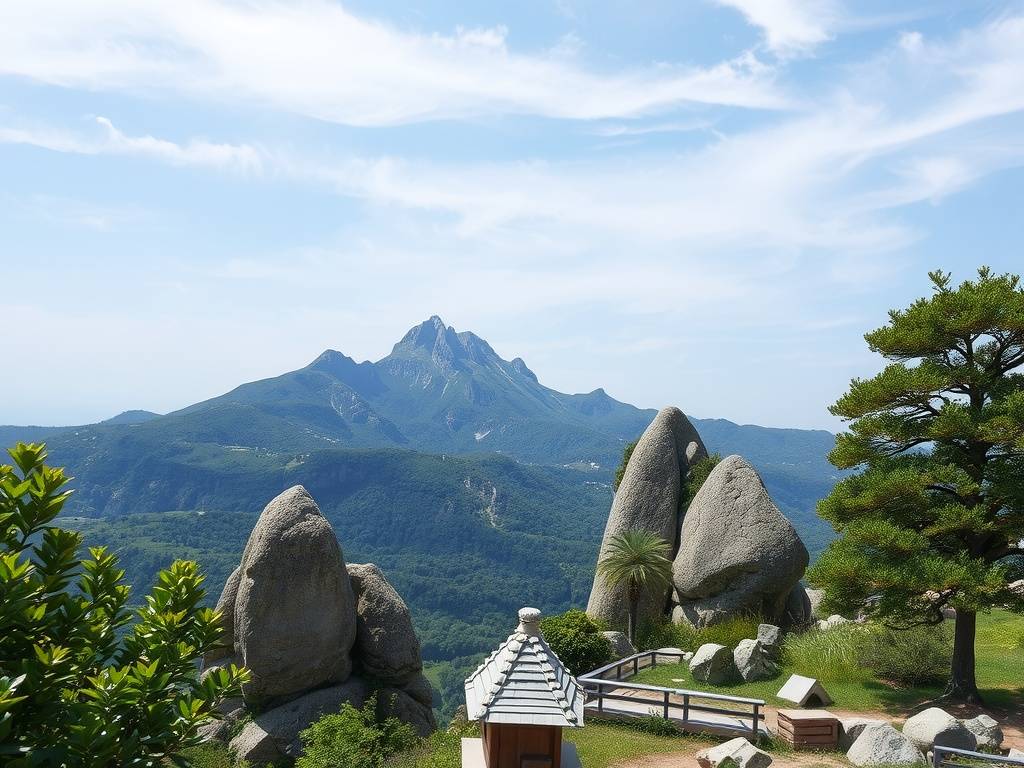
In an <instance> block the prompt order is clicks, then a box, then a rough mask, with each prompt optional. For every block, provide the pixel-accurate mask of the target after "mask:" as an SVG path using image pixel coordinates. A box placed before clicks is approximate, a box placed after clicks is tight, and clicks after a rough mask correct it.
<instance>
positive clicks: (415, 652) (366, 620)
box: [348, 563, 423, 686]
mask: <svg viewBox="0 0 1024 768" xmlns="http://www.w3.org/2000/svg"><path fill="white" fill-rule="evenodd" d="M348 575H349V578H350V579H351V581H352V589H353V591H354V592H355V596H356V643H355V649H354V651H353V653H354V654H355V655H356V657H357V658H358V659H359V667H360V669H361V670H362V671H363V672H364V673H365V674H366V675H367V676H368V677H371V678H374V679H376V680H379V681H381V682H385V683H388V684H390V685H398V686H402V685H405V684H406V683H408V682H409V681H410V680H412V679H413V678H414V677H415V676H416V675H418V674H419V673H420V671H421V670H422V669H423V659H422V658H421V657H420V641H419V639H418V638H417V637H416V631H415V630H414V629H413V626H412V615H411V614H410V613H409V608H408V607H407V606H406V604H405V602H404V601H403V600H402V598H401V596H399V594H398V592H396V591H395V589H394V587H392V586H391V584H389V583H388V580H387V579H386V578H384V574H383V573H381V571H380V569H379V568H378V567H377V566H376V565H373V564H372V563H370V564H367V565H350V566H348Z"/></svg>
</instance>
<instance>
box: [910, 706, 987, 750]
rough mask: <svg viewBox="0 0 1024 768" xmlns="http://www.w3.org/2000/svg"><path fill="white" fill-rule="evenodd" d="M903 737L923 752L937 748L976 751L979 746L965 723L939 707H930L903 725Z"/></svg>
mask: <svg viewBox="0 0 1024 768" xmlns="http://www.w3.org/2000/svg"><path fill="white" fill-rule="evenodd" d="M903 735H904V736H906V737H907V738H908V739H910V740H911V741H912V742H914V746H916V747H917V748H918V749H920V750H921V751H922V752H927V751H929V750H930V749H931V748H932V747H935V746H939V747H955V748H956V749H974V748H975V747H977V746H978V740H977V738H976V737H975V735H974V734H973V733H971V732H970V731H969V730H968V729H967V727H966V726H965V725H964V724H963V723H961V722H960V721H959V720H957V719H956V718H955V717H953V716H952V715H951V714H949V713H948V712H946V711H945V710H943V709H939V708H938V707H929V708H928V709H926V710H924V711H923V712H918V713H917V714H916V715H914V716H913V717H910V718H907V722H905V723H904V724H903Z"/></svg>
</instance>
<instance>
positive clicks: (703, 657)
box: [690, 643, 736, 685]
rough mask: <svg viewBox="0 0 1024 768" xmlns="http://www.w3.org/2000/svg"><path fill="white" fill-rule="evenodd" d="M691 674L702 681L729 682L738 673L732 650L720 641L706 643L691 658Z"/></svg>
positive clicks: (712, 682)
mask: <svg viewBox="0 0 1024 768" xmlns="http://www.w3.org/2000/svg"><path fill="white" fill-rule="evenodd" d="M690 674H691V675H693V679H694V680H697V681H698V682H701V683H709V684H711V685H721V684H723V683H728V682H729V681H730V680H732V679H733V677H735V675H736V668H735V666H734V664H733V658H732V652H731V651H730V650H729V649H728V648H726V647H725V646H724V645H719V644H718V643H704V645H702V646H701V647H700V648H698V649H697V652H696V653H694V654H693V658H692V659H690Z"/></svg>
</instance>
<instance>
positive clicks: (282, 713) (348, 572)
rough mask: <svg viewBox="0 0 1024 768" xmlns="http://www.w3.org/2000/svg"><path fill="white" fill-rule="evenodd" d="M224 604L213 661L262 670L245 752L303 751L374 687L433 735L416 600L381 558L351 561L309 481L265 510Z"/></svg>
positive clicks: (242, 739)
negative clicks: (317, 724) (310, 737)
mask: <svg viewBox="0 0 1024 768" xmlns="http://www.w3.org/2000/svg"><path fill="white" fill-rule="evenodd" d="M217 608H218V610H219V611H220V612H221V615H222V618H221V624H222V626H223V628H224V630H225V636H224V647H223V648H219V649H216V650H214V651H212V652H210V653H208V654H207V655H206V657H205V658H204V666H205V667H207V668H209V667H215V666H217V665H219V664H227V663H236V664H239V665H242V666H245V667H247V668H248V669H249V671H250V676H251V680H250V682H249V683H248V684H247V685H246V686H245V687H244V689H243V696H244V702H245V705H246V707H247V708H248V709H249V710H250V714H252V715H253V717H252V720H251V722H249V723H247V724H246V726H245V727H244V728H243V729H242V731H241V732H240V733H239V734H238V735H237V736H236V737H235V738H234V739H233V740H232V742H231V746H232V748H233V749H234V750H235V752H236V754H237V755H238V757H239V759H244V760H248V761H249V762H271V761H275V760H278V759H280V758H282V757H295V756H297V755H298V753H299V751H300V750H301V744H300V742H299V738H298V734H299V732H300V731H301V730H303V729H305V728H307V727H308V726H309V724H310V723H311V722H313V721H315V720H316V719H318V718H319V717H320V716H322V715H323V714H326V713H329V712H337V711H338V710H339V709H340V708H341V707H342V705H343V704H345V703H346V702H349V703H351V704H352V705H353V706H356V707H360V706H362V705H363V703H364V702H365V701H366V699H367V698H368V697H369V696H370V694H371V693H374V692H376V693H377V706H378V709H379V710H380V711H381V712H382V713H384V714H393V715H395V716H396V717H398V718H400V719H402V720H404V721H405V722H408V723H410V724H411V725H413V727H414V728H415V729H416V730H417V732H419V733H420V734H421V735H424V736H425V735H428V734H429V733H430V732H432V731H433V730H434V729H435V727H436V725H435V723H434V716H433V710H432V709H431V704H432V701H431V699H432V690H431V688H430V684H429V683H428V682H427V680H426V678H424V677H423V675H422V669H423V662H422V659H421V657H420V644H419V640H418V639H417V637H416V634H415V632H414V631H413V626H412V618H411V616H410V615H409V609H408V608H407V607H406V605H405V603H404V602H403V601H402V598H401V597H400V596H399V595H398V593H397V592H396V591H395V590H394V588H393V587H392V586H391V585H390V584H389V583H388V581H387V579H386V578H385V577H384V574H383V573H382V572H381V571H380V569H379V568H377V566H375V565H372V564H367V565H349V566H346V565H345V559H344V555H343V554H342V551H341V547H340V546H339V544H338V540H337V538H336V537H335V535H334V531H333V530H332V529H331V525H330V523H328V521H327V520H326V518H324V516H323V515H322V514H321V512H320V509H319V508H318V507H317V505H316V502H315V501H314V500H313V498H312V497H311V496H310V495H309V493H307V492H306V489H305V488H303V487H302V486H295V487H293V488H289V489H288V490H287V491H285V492H284V493H282V494H281V495H280V496H278V497H277V498H275V499H273V500H272V501H271V502H270V503H269V504H268V505H267V506H266V508H265V509H264V510H263V513H262V514H261V515H260V517H259V519H258V520H257V521H256V525H255V527H254V528H253V531H252V534H251V535H250V537H249V541H248V543H247V544H246V546H245V550H244V552H243V554H242V560H241V564H240V565H239V567H238V568H237V569H235V571H234V572H233V573H232V574H231V576H229V577H228V580H227V582H226V583H225V584H224V590H223V592H222V593H221V596H220V600H219V601H218V602H217ZM242 714H244V713H242ZM223 730H224V729H211V731H210V736H211V737H214V738H216V737H221V738H223V737H224V735H225V734H224V733H223Z"/></svg>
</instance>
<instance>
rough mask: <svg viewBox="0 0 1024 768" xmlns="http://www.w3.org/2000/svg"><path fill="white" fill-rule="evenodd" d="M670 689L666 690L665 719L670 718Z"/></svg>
mask: <svg viewBox="0 0 1024 768" xmlns="http://www.w3.org/2000/svg"><path fill="white" fill-rule="evenodd" d="M668 694H669V692H668V690H667V689H666V691H665V719H666V720H668Z"/></svg>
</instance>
